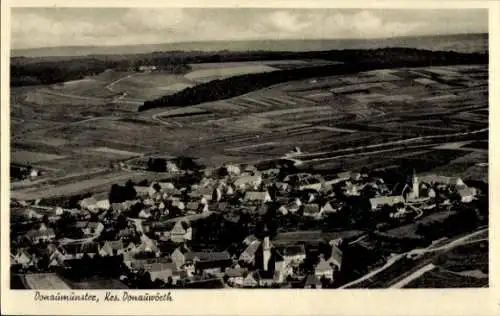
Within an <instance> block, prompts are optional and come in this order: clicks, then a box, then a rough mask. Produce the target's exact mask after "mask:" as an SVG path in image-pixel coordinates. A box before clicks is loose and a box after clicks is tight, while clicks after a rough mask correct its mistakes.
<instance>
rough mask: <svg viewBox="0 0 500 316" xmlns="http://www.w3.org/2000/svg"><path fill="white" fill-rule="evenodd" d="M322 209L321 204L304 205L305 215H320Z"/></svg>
mask: <svg viewBox="0 0 500 316" xmlns="http://www.w3.org/2000/svg"><path fill="white" fill-rule="evenodd" d="M320 210H321V208H320V207H319V204H316V203H309V204H305V205H304V214H316V213H319V212H320Z"/></svg>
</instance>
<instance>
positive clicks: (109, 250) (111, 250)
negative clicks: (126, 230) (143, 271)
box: [99, 240, 124, 257]
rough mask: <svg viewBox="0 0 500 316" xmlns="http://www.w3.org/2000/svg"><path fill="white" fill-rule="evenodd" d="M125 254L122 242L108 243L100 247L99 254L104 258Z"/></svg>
mask: <svg viewBox="0 0 500 316" xmlns="http://www.w3.org/2000/svg"><path fill="white" fill-rule="evenodd" d="M123 253H124V247H123V242H122V240H114V241H106V242H104V244H103V245H102V246H101V247H99V254H100V255H101V256H102V257H107V256H119V255H122V254H123Z"/></svg>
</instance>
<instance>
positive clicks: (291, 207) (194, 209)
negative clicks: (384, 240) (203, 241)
mask: <svg viewBox="0 0 500 316" xmlns="http://www.w3.org/2000/svg"><path fill="white" fill-rule="evenodd" d="M224 168H225V170H226V174H227V175H226V176H223V177H221V176H216V175H215V173H210V172H207V174H206V176H205V177H204V178H203V179H202V180H201V182H200V183H198V184H197V185H193V186H191V187H190V188H189V189H188V188H179V187H176V186H175V185H174V184H173V183H171V182H155V183H152V184H151V185H148V186H134V189H135V192H136V196H135V197H133V199H132V200H129V201H125V202H122V203H110V202H109V200H108V196H107V195H94V196H92V197H90V198H86V199H83V200H81V201H80V203H79V205H80V210H66V209H62V208H60V207H58V208H56V209H55V210H54V214H53V217H54V218H55V219H57V218H59V217H60V216H61V215H62V214H63V213H64V212H70V213H72V214H73V215H76V217H78V220H76V221H75V222H74V223H73V224H72V228H73V229H75V230H77V231H79V232H80V234H79V235H80V238H78V239H75V238H67V237H60V238H56V233H55V231H54V229H53V228H51V227H50V225H47V224H45V223H42V224H38V225H37V226H36V227H34V228H32V229H31V230H29V231H28V232H27V233H26V234H25V236H24V237H25V238H27V239H28V240H29V241H30V243H31V244H32V245H34V247H29V248H20V249H13V251H14V252H13V253H12V255H11V259H12V265H16V266H20V267H22V268H25V269H29V268H31V267H37V266H38V265H39V262H40V260H41V259H42V258H45V259H47V260H46V261H45V262H46V264H47V262H48V264H47V266H48V267H49V268H52V267H60V266H64V265H65V262H67V261H68V260H79V259H81V258H83V256H84V254H87V255H89V256H90V257H93V256H95V255H96V254H99V255H100V256H103V257H106V256H123V261H124V263H125V265H126V266H127V267H128V268H129V269H130V271H132V272H138V273H139V272H141V271H142V272H144V271H147V272H148V273H149V274H150V276H151V280H152V281H154V280H156V279H159V280H161V281H163V282H166V283H171V284H176V282H179V281H186V280H192V279H195V278H198V279H199V278H200V276H201V277H203V278H205V279H211V278H212V279H213V278H216V279H223V280H224V281H225V282H226V284H227V285H229V286H234V287H263V286H284V285H285V284H286V283H287V282H288V281H290V280H300V282H303V286H304V287H321V286H322V284H324V281H325V280H327V281H328V282H333V281H334V280H335V277H336V275H338V273H339V272H340V271H341V268H342V251H341V250H340V247H339V245H340V243H341V241H338V240H335V241H331V242H330V246H331V251H329V252H328V253H324V254H320V255H319V261H317V262H316V263H315V264H314V267H313V270H312V271H311V270H309V271H304V269H302V268H301V264H303V262H304V261H305V260H306V257H307V256H306V249H305V247H304V245H297V244H293V245H273V242H272V241H271V240H270V238H269V237H264V238H263V239H258V238H256V237H255V236H249V237H247V238H246V239H245V240H244V241H242V247H243V248H242V249H243V250H242V252H241V253H239V254H238V253H236V254H235V253H233V254H230V253H229V252H227V251H192V250H191V249H190V247H188V245H189V243H190V241H192V240H193V229H192V227H191V224H190V223H191V221H193V220H203V218H204V217H205V216H208V215H209V214H211V213H212V212H214V210H215V211H221V210H222V209H224V206H227V201H228V200H229V199H231V200H232V201H234V200H236V201H238V202H237V203H236V204H235V203H231V205H232V206H231V207H232V208H234V207H235V205H236V207H237V208H238V209H239V210H244V209H254V210H257V211H258V212H261V213H265V212H266V211H267V205H268V203H269V202H278V203H280V206H279V208H278V212H279V213H281V215H283V216H286V215H288V214H294V213H297V214H300V215H301V216H304V217H309V218H312V219H317V220H319V219H321V218H322V217H324V216H326V215H328V214H331V213H335V212H337V211H338V210H339V209H340V208H341V207H342V206H343V205H342V203H343V202H341V199H338V198H337V197H336V194H335V192H338V190H337V191H335V190H333V189H332V188H333V187H336V188H337V189H340V191H341V192H342V193H343V194H344V195H346V196H358V195H361V194H362V192H364V191H365V190H370V191H371V192H372V193H373V194H372V196H373V197H372V198H370V199H369V202H370V206H371V209H372V211H376V210H379V209H381V208H382V207H383V206H385V205H389V206H397V207H396V213H395V214H394V215H395V216H399V215H398V214H403V213H404V212H406V205H407V204H412V203H413V204H414V203H422V202H425V201H428V200H430V199H432V198H433V197H435V196H436V194H437V193H436V191H435V190H436V188H437V189H440V190H441V189H447V190H450V192H451V191H453V192H454V193H456V194H458V195H459V196H460V199H461V201H462V202H464V203H467V202H470V201H472V200H473V199H474V197H475V195H476V194H477V192H476V190H475V189H474V188H471V187H467V186H466V185H465V183H464V182H463V181H462V180H461V179H459V178H453V177H443V176H437V175H425V176H420V177H418V176H416V175H414V176H413V178H412V181H411V185H406V186H405V187H404V188H403V189H402V191H401V193H400V194H394V190H393V191H392V192H391V191H390V190H389V189H388V188H387V186H386V184H385V183H384V181H383V179H381V178H375V177H369V176H368V175H366V174H360V173H355V172H343V173H339V174H337V175H336V177H334V178H333V179H330V180H325V179H324V178H323V177H321V176H316V175H311V174H307V173H299V174H294V175H290V176H287V177H285V178H284V180H283V181H277V178H276V175H277V174H278V172H279V170H275V169H270V170H266V171H262V172H261V171H257V170H256V169H255V168H248V167H247V168H242V167H241V166H238V165H226V166H224ZM138 204H140V205H141V209H140V211H139V212H138V215H137V216H136V217H133V218H130V217H129V218H128V219H127V227H126V228H123V229H121V230H120V231H118V232H116V234H115V235H114V238H112V239H113V240H106V239H103V238H100V236H101V235H102V234H103V233H104V232H106V231H107V230H108V229H109V227H112V226H113V218H115V219H116V216H114V217H113V216H111V217H110V216H107V215H109V214H114V215H116V214H121V213H123V212H126V211H129V210H130V209H131V208H132V207H133V206H135V205H138ZM173 210H175V211H176V212H175V214H176V215H175V217H174V216H170V215H171V214H172V213H174V212H173ZM30 212H31V213H30V216H31V218H33V219H38V223H40V219H41V218H40V216H39V215H37V213H36V211H33V209H31V210H30ZM88 214H94V215H98V217H97V218H98V219H97V220H96V219H95V217H93V219H92V220H90V219H89V216H88ZM110 218H112V219H111V220H110Z"/></svg>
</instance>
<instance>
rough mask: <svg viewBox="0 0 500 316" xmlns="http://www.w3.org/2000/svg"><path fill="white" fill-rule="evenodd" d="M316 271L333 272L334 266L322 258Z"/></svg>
mask: <svg viewBox="0 0 500 316" xmlns="http://www.w3.org/2000/svg"><path fill="white" fill-rule="evenodd" d="M315 270H316V271H327V270H332V266H331V265H330V263H328V261H326V260H325V259H324V258H321V259H320V260H319V263H318V264H317V265H316V268H315Z"/></svg>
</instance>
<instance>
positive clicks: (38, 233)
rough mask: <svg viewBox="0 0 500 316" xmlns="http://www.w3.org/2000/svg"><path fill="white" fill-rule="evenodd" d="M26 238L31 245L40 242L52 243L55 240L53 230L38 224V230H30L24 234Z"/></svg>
mask: <svg viewBox="0 0 500 316" xmlns="http://www.w3.org/2000/svg"><path fill="white" fill-rule="evenodd" d="M26 237H27V238H28V239H29V240H31V242H32V243H34V244H38V243H39V242H41V241H45V242H47V241H52V240H54V239H55V238H56V233H55V231H54V229H52V228H49V227H47V226H46V225H45V224H43V223H42V224H40V227H39V228H38V229H31V230H29V231H28V232H27V233H26Z"/></svg>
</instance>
